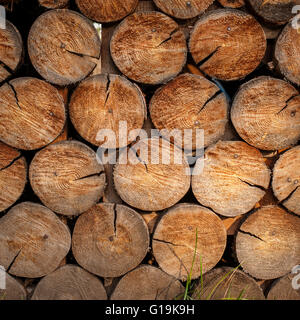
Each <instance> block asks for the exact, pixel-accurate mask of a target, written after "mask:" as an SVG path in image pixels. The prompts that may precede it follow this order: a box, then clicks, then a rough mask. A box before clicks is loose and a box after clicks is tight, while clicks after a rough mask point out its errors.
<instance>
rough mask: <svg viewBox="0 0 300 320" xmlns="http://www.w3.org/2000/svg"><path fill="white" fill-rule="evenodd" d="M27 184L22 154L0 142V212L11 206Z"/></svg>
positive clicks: (25, 164)
mask: <svg viewBox="0 0 300 320" xmlns="http://www.w3.org/2000/svg"><path fill="white" fill-rule="evenodd" d="M26 182H27V163H26V160H25V158H24V157H23V156H22V154H21V153H20V152H19V151H18V150H16V149H14V148H11V147H9V146H7V145H6V144H4V143H2V142H0V211H3V210H5V209H7V208H9V207H10V206H11V205H13V204H14V203H15V202H16V201H17V200H18V199H19V197H20V196H21V194H22V192H23V190H24V187H25V184H26Z"/></svg>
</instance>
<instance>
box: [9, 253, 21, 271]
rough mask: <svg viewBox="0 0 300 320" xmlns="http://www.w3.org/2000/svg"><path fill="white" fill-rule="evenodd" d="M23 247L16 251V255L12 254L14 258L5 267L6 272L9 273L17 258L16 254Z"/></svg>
mask: <svg viewBox="0 0 300 320" xmlns="http://www.w3.org/2000/svg"><path fill="white" fill-rule="evenodd" d="M22 249H23V248H21V249H19V251H18V252H17V253H16V255H15V256H14V258H13V259H12V260H11V262H10V264H9V266H8V267H7V270H6V272H7V273H9V271H10V269H11V268H12V266H13V265H14V263H15V261H16V260H17V258H18V256H19V255H20V253H21V251H22Z"/></svg>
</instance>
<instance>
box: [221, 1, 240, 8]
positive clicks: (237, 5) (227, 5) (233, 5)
mask: <svg viewBox="0 0 300 320" xmlns="http://www.w3.org/2000/svg"><path fill="white" fill-rule="evenodd" d="M218 2H219V3H220V4H221V5H222V6H223V7H225V8H233V9H238V8H242V7H244V6H245V1H244V0H218Z"/></svg>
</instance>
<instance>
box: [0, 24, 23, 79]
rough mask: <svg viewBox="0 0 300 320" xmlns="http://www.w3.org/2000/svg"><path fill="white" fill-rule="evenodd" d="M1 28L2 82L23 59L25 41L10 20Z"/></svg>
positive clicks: (0, 60)
mask: <svg viewBox="0 0 300 320" xmlns="http://www.w3.org/2000/svg"><path fill="white" fill-rule="evenodd" d="M5 24H6V26H5V29H2V28H1V29H0V82H2V81H4V80H6V79H7V78H9V77H11V76H12V75H13V74H14V73H15V72H16V71H17V69H18V68H19V66H20V65H21V63H22V59H23V41H22V37H21V35H20V33H19V31H18V30H17V28H16V27H15V26H14V25H13V24H12V23H10V22H9V21H8V20H6V21H5Z"/></svg>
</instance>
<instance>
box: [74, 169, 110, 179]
mask: <svg viewBox="0 0 300 320" xmlns="http://www.w3.org/2000/svg"><path fill="white" fill-rule="evenodd" d="M103 173H104V171H103V170H101V171H100V172H98V173H92V174H89V175H87V176H84V177H80V178H77V179H75V180H74V181H78V180H83V179H88V178H91V177H100V176H101V174H103Z"/></svg>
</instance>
